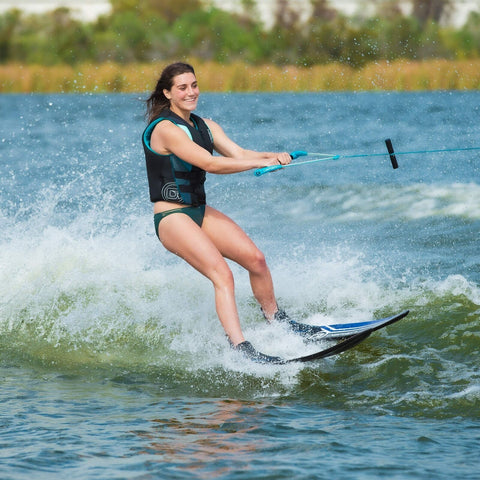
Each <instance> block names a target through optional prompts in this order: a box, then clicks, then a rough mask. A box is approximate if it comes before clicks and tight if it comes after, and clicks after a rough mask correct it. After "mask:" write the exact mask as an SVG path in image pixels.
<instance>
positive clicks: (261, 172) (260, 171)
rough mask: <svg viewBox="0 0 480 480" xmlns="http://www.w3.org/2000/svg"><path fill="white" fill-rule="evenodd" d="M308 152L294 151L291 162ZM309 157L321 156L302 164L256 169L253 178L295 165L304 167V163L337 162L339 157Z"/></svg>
mask: <svg viewBox="0 0 480 480" xmlns="http://www.w3.org/2000/svg"><path fill="white" fill-rule="evenodd" d="M307 155H308V152H306V151H305V150H295V151H294V152H292V153H290V156H291V157H292V160H295V159H297V158H298V157H304V156H307ZM311 155H319V156H320V155H321V157H320V158H313V159H312V160H304V161H303V162H295V163H289V164H288V165H270V166H269V167H262V168H257V169H256V170H255V171H254V173H255V176H257V177H260V176H261V175H264V174H265V173H269V172H274V171H275V170H281V169H282V168H287V167H296V166H297V165H305V164H306V163H314V162H321V161H322V160H338V159H339V158H340V155H331V154H329V153H312V154H311Z"/></svg>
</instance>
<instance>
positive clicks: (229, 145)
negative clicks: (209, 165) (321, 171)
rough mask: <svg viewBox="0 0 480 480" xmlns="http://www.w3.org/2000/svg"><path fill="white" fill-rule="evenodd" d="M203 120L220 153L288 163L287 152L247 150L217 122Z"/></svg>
mask: <svg viewBox="0 0 480 480" xmlns="http://www.w3.org/2000/svg"><path fill="white" fill-rule="evenodd" d="M204 120H205V122H206V124H207V125H208V128H209V129H210V131H211V132H212V137H213V145H214V148H215V150H216V151H217V152H218V153H219V154H220V155H223V156H225V157H232V158H248V159H252V160H253V159H262V158H277V160H278V163H280V164H282V165H285V164H287V163H290V160H291V157H290V154H289V153H287V152H257V151H255V150H247V149H245V148H242V147H241V146H240V145H237V144H236V143H235V142H234V141H233V140H231V139H230V138H229V137H228V136H227V134H226V133H225V132H224V131H223V129H222V127H221V126H220V125H218V123H216V122H214V121H213V120H210V119H206V118H205V119H204Z"/></svg>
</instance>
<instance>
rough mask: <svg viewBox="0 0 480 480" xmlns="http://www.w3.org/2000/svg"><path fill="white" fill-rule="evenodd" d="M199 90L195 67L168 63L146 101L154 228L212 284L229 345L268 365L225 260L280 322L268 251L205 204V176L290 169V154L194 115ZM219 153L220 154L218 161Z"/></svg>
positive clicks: (146, 143)
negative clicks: (246, 329)
mask: <svg viewBox="0 0 480 480" xmlns="http://www.w3.org/2000/svg"><path fill="white" fill-rule="evenodd" d="M199 93H200V91H199V87H198V83H197V79H196V76H195V72H194V69H193V68H192V66H190V65H188V64H186V63H180V62H179V63H174V64H171V65H169V66H167V67H166V68H165V69H164V70H163V72H162V74H161V76H160V78H159V80H158V82H157V85H156V87H155V89H154V91H153V92H152V93H151V95H150V97H149V98H148V99H147V117H148V122H149V125H148V126H147V128H146V130H145V132H144V134H143V137H142V140H143V146H144V150H145V157H146V164H147V175H148V182H149V190H150V200H151V201H152V202H153V205H154V206H153V211H154V222H155V230H156V234H157V236H158V238H159V240H160V241H161V242H162V244H163V246H164V247H165V248H166V249H167V250H169V251H171V252H173V253H175V254H176V255H178V256H179V257H181V258H183V259H184V260H185V261H186V262H187V263H189V264H190V265H192V266H193V267H194V268H195V269H196V270H198V271H199V272H200V273H202V274H203V275H204V276H205V277H207V278H208V279H209V280H211V282H212V283H213V286H214V290H215V306H216V311H217V315H218V318H219V320H220V322H221V324H222V326H223V328H224V330H225V333H226V334H227V337H228V339H229V341H230V343H231V344H232V346H233V347H234V348H236V349H238V350H239V351H241V352H243V353H245V354H246V355H248V356H249V357H251V358H253V359H256V360H259V361H262V360H266V361H268V356H264V355H263V354H261V353H260V352H258V351H256V350H255V349H254V348H253V346H252V345H251V344H250V343H249V342H247V341H245V338H244V336H243V333H242V329H241V326H240V319H239V315H238V310H237V305H236V301H235V291H234V278H233V274H232V272H231V270H230V268H229V266H228V264H227V262H226V261H225V258H228V259H230V260H232V261H234V262H236V263H238V264H239V265H241V266H242V267H243V268H245V269H246V270H247V271H248V273H249V277H250V284H251V288H252V291H253V295H254V296H255V298H256V299H257V301H258V303H259V304H260V307H261V309H262V311H263V313H264V316H265V318H266V319H267V320H268V321H273V320H274V319H277V320H282V317H284V316H285V314H284V312H283V311H281V310H279V309H278V306H277V301H276V299H275V294H274V288H273V282H272V277H271V274H270V270H269V268H268V266H267V263H266V261H265V257H264V255H263V253H262V252H261V251H260V250H259V249H258V248H257V246H256V245H255V244H254V243H253V241H252V240H251V239H250V238H249V237H248V236H247V234H246V233H245V232H244V231H243V230H242V229H241V228H240V227H239V226H238V225H237V224H236V223H235V222H234V221H233V220H231V219H230V218H229V217H227V216H226V215H224V214H223V213H221V212H219V211H218V210H216V209H214V208H212V207H210V206H208V205H207V204H206V198H205V190H204V182H205V174H206V173H207V172H208V173H217V174H229V173H237V172H243V171H246V170H250V169H255V168H260V167H265V166H270V165H278V164H280V165H286V164H288V163H290V161H291V157H290V155H289V154H288V153H286V152H282V153H274V152H256V151H253V150H246V149H244V148H242V147H240V146H239V145H237V144H236V143H235V142H233V141H232V140H231V139H230V138H229V137H228V136H227V135H226V134H225V132H224V131H223V129H222V128H221V127H220V126H219V125H218V124H217V123H215V122H214V121H212V120H209V119H203V118H201V117H199V116H197V115H196V114H194V113H193V111H194V110H195V109H196V107H197V103H198V97H199ZM213 151H216V152H217V153H218V154H219V155H220V156H214V155H213Z"/></svg>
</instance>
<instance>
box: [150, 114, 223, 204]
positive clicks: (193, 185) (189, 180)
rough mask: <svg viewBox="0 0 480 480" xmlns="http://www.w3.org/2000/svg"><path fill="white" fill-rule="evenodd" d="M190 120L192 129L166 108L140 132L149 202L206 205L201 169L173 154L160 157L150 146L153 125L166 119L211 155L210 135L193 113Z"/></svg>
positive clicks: (203, 123) (208, 130) (203, 177)
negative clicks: (141, 133)
mask: <svg viewBox="0 0 480 480" xmlns="http://www.w3.org/2000/svg"><path fill="white" fill-rule="evenodd" d="M190 119H191V120H192V121H193V123H194V124H195V127H196V128H195V127H192V126H191V125H190V124H189V123H188V122H186V121H185V120H183V118H181V117H179V116H178V115H177V114H175V113H173V112H172V111H171V110H169V109H167V110H164V111H162V112H161V113H160V115H159V116H158V117H157V118H156V119H154V120H153V121H152V122H151V123H150V124H149V125H148V126H147V128H146V129H145V131H144V132H143V135H142V143H143V149H144V150H145V160H146V164H147V176H148V186H149V189H150V200H151V201H152V202H158V201H161V200H163V201H166V202H176V203H183V204H186V205H194V206H196V205H205V203H206V198H205V188H204V183H205V176H206V172H205V170H202V169H201V168H199V167H196V166H195V165H192V164H191V163H188V162H185V161H184V160H182V159H181V158H178V157H177V156H176V155H174V154H173V153H171V154H169V155H160V154H159V153H157V152H155V151H154V150H152V147H151V146H150V139H151V136H152V132H153V129H154V128H155V126H156V125H157V123H159V122H161V121H162V120H169V121H171V122H172V123H174V124H175V125H178V126H179V127H180V128H182V130H184V131H185V132H186V133H187V134H188V136H189V137H190V138H191V139H192V140H193V141H194V142H195V143H196V144H197V145H200V146H201V147H203V148H204V149H205V150H207V151H208V152H210V153H213V140H212V135H211V133H210V129H209V128H208V126H207V124H206V123H205V121H204V120H203V119H202V118H200V117H199V116H198V115H195V114H193V113H191V114H190Z"/></svg>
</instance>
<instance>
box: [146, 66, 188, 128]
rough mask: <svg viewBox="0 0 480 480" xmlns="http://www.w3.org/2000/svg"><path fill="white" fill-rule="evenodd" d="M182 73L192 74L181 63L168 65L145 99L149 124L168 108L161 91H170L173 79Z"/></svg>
mask: <svg viewBox="0 0 480 480" xmlns="http://www.w3.org/2000/svg"><path fill="white" fill-rule="evenodd" d="M182 73H193V74H194V75H195V71H194V69H193V67H192V66H191V65H189V64H188V63H183V62H176V63H172V64H170V65H168V66H167V67H165V68H164V69H163V71H162V74H161V75H160V78H159V79H158V82H157V85H156V87H155V90H153V92H152V93H151V95H150V97H148V98H147V101H146V103H147V113H146V116H147V119H148V121H149V122H151V121H152V120H153V119H154V118H155V117H157V116H158V115H159V113H160V112H161V111H162V110H165V109H166V108H169V107H170V100H169V99H168V98H167V97H166V96H165V95H164V93H163V90H170V89H171V88H172V87H173V79H174V77H176V76H177V75H182Z"/></svg>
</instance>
